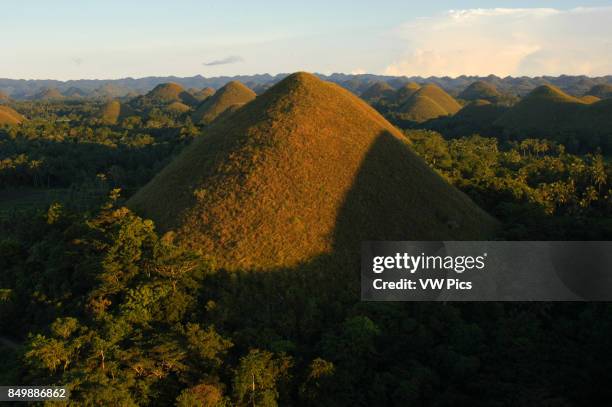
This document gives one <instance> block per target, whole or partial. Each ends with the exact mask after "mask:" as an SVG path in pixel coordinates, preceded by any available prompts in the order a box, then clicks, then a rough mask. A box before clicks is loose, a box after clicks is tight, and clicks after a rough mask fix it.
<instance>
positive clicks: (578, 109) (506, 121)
mask: <svg viewBox="0 0 612 407" xmlns="http://www.w3.org/2000/svg"><path fill="white" fill-rule="evenodd" d="M495 124H496V125H498V126H500V127H502V128H504V129H505V131H507V132H508V133H510V134H515V135H519V134H520V135H521V136H523V137H530V136H532V137H553V138H556V139H559V138H560V137H561V140H560V141H562V142H564V143H568V142H570V140H571V139H574V140H576V141H577V142H580V143H592V142H595V141H597V142H598V143H600V144H601V145H602V146H603V148H604V150H606V151H607V150H609V148H610V147H612V145H611V141H610V138H612V134H610V129H611V128H612V99H604V100H601V101H598V102H594V103H586V102H585V101H583V100H581V99H578V98H575V97H573V96H570V95H568V94H566V93H564V92H563V91H561V90H560V89H558V88H556V87H554V86H550V85H544V86H541V87H539V88H537V89H535V90H534V91H532V92H531V93H530V94H529V95H527V96H525V97H524V98H523V99H522V100H521V101H520V102H519V103H517V104H516V105H515V106H514V107H512V108H511V109H509V110H508V111H507V112H506V113H505V114H503V115H502V116H501V117H500V118H499V119H498V120H497V121H496V122H495ZM589 139H590V140H589ZM595 139H598V140H595Z"/></svg>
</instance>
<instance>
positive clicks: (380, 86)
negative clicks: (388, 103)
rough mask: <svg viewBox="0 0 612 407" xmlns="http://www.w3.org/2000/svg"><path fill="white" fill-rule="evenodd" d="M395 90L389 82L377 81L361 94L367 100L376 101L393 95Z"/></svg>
mask: <svg viewBox="0 0 612 407" xmlns="http://www.w3.org/2000/svg"><path fill="white" fill-rule="evenodd" d="M393 93H394V90H393V88H392V87H391V86H390V85H389V84H388V83H387V82H376V83H375V84H373V85H372V86H370V87H369V88H368V89H366V90H365V92H363V93H362V94H361V98H362V99H363V100H365V101H367V102H370V103H372V102H376V101H378V100H380V99H385V98H389V97H391V96H393Z"/></svg>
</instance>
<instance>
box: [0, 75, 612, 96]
mask: <svg viewBox="0 0 612 407" xmlns="http://www.w3.org/2000/svg"><path fill="white" fill-rule="evenodd" d="M286 76H287V74H286V73H280V74H278V75H269V74H258V75H238V76H218V77H210V78H205V77H203V76H201V75H196V76H191V77H185V78H180V77H176V76H165V77H145V78H138V79H134V78H122V79H112V80H110V79H109V80H106V79H105V80H97V79H82V80H70V81H65V82H62V81H56V80H14V79H2V78H0V89H2V90H4V91H5V92H6V93H7V94H9V95H10V96H11V98H13V99H15V100H22V99H28V98H30V97H31V96H32V95H34V94H36V93H38V92H40V90H41V89H43V88H56V89H59V90H60V91H61V92H64V91H66V90H67V89H69V88H70V87H76V88H79V89H81V90H83V91H84V92H85V93H87V94H88V95H90V96H91V97H98V98H99V97H104V98H106V97H111V98H115V97H123V96H125V95H127V94H128V93H130V92H132V93H135V94H138V95H142V94H145V93H147V92H149V91H150V90H151V89H153V88H155V87H156V86H158V85H160V84H163V83H170V82H172V83H177V84H179V85H180V86H182V87H183V88H184V89H192V88H197V89H202V88H206V87H211V88H213V89H219V88H221V87H223V86H225V85H226V84H227V83H229V82H232V81H240V82H242V83H244V84H247V85H248V86H249V87H250V88H251V89H253V90H254V91H255V92H256V93H257V94H261V93H263V91H264V90H265V89H267V88H269V87H270V86H272V85H273V84H275V83H277V82H279V81H280V80H282V79H283V78H285V77H286ZM317 76H318V77H319V78H321V79H324V80H327V81H330V82H334V83H337V84H339V85H341V86H343V87H345V88H346V89H349V90H350V91H351V92H353V93H355V94H357V95H361V93H363V92H364V91H365V90H366V89H367V88H368V87H370V86H372V85H373V84H374V83H376V82H386V83H388V84H389V85H391V87H393V88H395V89H397V88H400V87H401V86H402V85H403V84H405V83H407V82H415V83H418V84H424V83H435V84H437V85H438V86H440V87H441V88H443V89H444V90H445V91H446V92H449V93H450V94H453V95H454V94H459V93H460V92H461V91H463V90H464V89H465V88H466V87H468V86H469V85H470V84H472V83H473V82H476V81H484V82H486V83H489V84H491V85H493V86H495V87H496V89H497V90H498V91H499V92H500V93H502V94H504V95H507V94H512V95H518V96H524V95H526V94H528V93H529V92H531V91H532V90H533V89H535V88H536V87H538V86H541V85H545V84H552V85H554V86H556V87H558V88H560V89H562V90H563V91H564V92H566V93H570V94H572V95H575V96H582V95H584V94H586V93H588V92H589V90H590V89H591V88H593V87H594V86H596V85H605V84H608V85H612V76H603V77H598V78H589V77H586V76H568V75H561V76H556V77H553V76H541V77H505V78H500V77H497V76H495V75H489V76H485V77H483V76H466V75H461V76H458V77H455V78H450V77H435V76H431V77H427V78H423V77H419V76H412V77H404V76H385V75H373V74H343V73H334V74H331V75H322V74H317ZM107 87H110V88H111V89H110V91H109V90H106V88H107ZM594 96H597V95H594Z"/></svg>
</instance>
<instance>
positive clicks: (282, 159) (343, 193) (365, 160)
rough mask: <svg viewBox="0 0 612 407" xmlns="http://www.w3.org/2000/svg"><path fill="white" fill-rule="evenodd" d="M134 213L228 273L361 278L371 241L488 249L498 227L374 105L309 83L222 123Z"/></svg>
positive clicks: (160, 179) (159, 179) (159, 180)
mask: <svg viewBox="0 0 612 407" xmlns="http://www.w3.org/2000/svg"><path fill="white" fill-rule="evenodd" d="M128 206H129V207H131V208H133V209H134V210H135V211H136V212H137V213H139V214H141V215H142V216H145V217H148V218H151V219H153V220H154V221H155V224H156V227H157V228H159V230H161V231H162V232H165V231H170V230H173V231H175V233H176V235H175V236H176V239H177V241H178V242H181V243H183V244H185V245H188V246H191V247H192V248H194V249H197V250H200V251H202V252H203V253H207V254H208V255H210V256H211V257H212V258H214V259H215V262H216V264H217V265H218V266H219V267H221V268H225V269H229V270H271V269H282V268H286V267H295V266H301V265H303V264H304V263H307V262H316V261H318V260H319V259H321V258H323V257H325V258H328V259H332V260H331V261H335V262H334V264H335V266H336V270H342V269H344V270H346V269H347V268H348V269H350V270H351V271H352V272H355V273H356V272H358V271H357V269H353V265H354V262H355V261H358V260H356V259H359V250H360V249H359V248H360V243H361V242H362V241H365V240H446V239H448V240H464V239H467V240H470V239H483V238H486V237H487V236H489V234H490V233H491V232H492V230H493V229H494V228H495V227H496V224H497V223H496V221H495V220H494V219H492V218H491V217H490V216H489V215H487V214H486V213H485V212H484V211H482V210H481V209H480V208H479V207H478V206H476V205H475V204H474V203H473V202H472V201H471V200H470V199H469V198H468V197H467V196H466V195H464V194H463V193H461V192H459V191H458V190H457V189H455V188H454V187H452V186H451V185H450V184H448V183H447V182H446V181H444V180H443V179H442V178H441V177H440V176H439V175H438V174H436V173H435V172H434V171H433V170H431V169H430V168H429V167H428V166H427V164H426V163H425V162H424V161H423V160H422V159H421V158H420V157H419V156H417V155H416V154H415V153H414V152H413V151H412V149H411V148H410V146H409V141H408V140H407V139H406V137H405V136H404V135H403V134H402V133H400V132H399V131H398V130H397V129H396V128H395V127H393V126H392V125H391V124H390V123H389V122H387V121H386V120H385V119H384V118H383V117H382V116H381V115H380V114H379V113H378V112H376V111H375V110H374V109H373V108H372V107H370V106H369V105H368V104H367V103H365V102H364V101H362V100H361V99H360V98H358V97H357V96H355V95H353V94H352V93H350V92H349V91H347V90H345V89H343V88H341V87H339V86H337V85H334V84H331V83H327V82H324V81H321V80H319V79H317V78H316V77H315V76H313V75H310V74H306V73H297V74H293V75H291V76H289V77H288V78H286V79H284V80H283V81H281V82H280V83H279V84H277V85H275V86H274V87H272V88H271V89H270V90H268V91H267V92H266V93H264V94H263V95H261V96H259V97H258V98H257V99H255V100H254V101H252V102H250V103H248V104H247V105H245V106H244V107H243V108H241V109H239V110H238V111H237V112H235V113H234V114H233V115H232V116H231V118H228V119H227V120H222V121H216V122H215V123H213V124H212V125H211V126H210V127H209V128H208V130H207V132H206V136H205V137H200V138H197V139H196V140H194V142H193V143H192V144H191V145H189V146H188V147H187V148H186V150H184V151H183V152H182V153H181V154H180V155H179V156H178V157H177V158H175V159H174V160H173V161H172V162H171V163H170V164H169V165H168V166H167V167H166V168H164V169H163V170H162V171H161V173H159V174H158V175H157V176H156V177H155V178H154V179H153V180H152V181H151V182H149V184H147V185H146V186H145V187H143V188H142V189H141V190H140V191H138V192H137V193H136V195H134V196H133V197H132V198H131V199H130V200H129V201H128ZM347 260H350V262H351V265H350V266H349V265H348V263H347Z"/></svg>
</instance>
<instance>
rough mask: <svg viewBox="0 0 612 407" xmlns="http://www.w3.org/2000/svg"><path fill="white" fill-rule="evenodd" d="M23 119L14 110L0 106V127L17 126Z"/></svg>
mask: <svg viewBox="0 0 612 407" xmlns="http://www.w3.org/2000/svg"><path fill="white" fill-rule="evenodd" d="M24 120H25V118H24V117H23V116H22V115H21V114H19V113H17V112H16V111H15V110H13V109H11V108H10V107H8V106H3V105H0V125H4V124H9V125H13V124H19V123H22V122H23V121H24Z"/></svg>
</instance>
